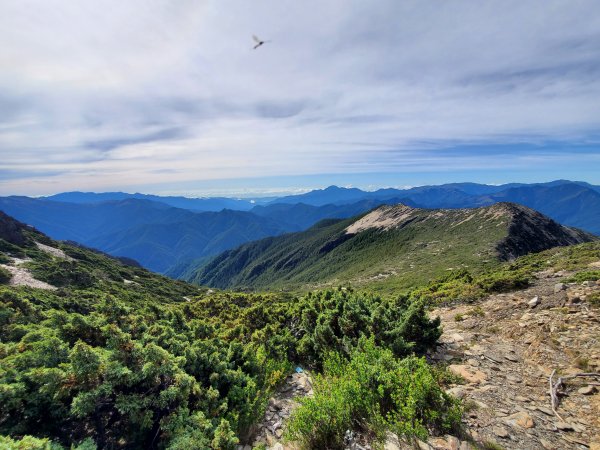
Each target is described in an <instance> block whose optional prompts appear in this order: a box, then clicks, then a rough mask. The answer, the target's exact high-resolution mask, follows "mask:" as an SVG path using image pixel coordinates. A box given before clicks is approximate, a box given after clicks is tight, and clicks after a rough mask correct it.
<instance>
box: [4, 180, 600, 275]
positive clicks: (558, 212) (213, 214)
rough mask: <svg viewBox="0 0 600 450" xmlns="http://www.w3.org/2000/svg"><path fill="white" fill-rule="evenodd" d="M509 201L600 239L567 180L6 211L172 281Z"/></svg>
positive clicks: (131, 200) (126, 199)
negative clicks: (311, 234)
mask: <svg viewBox="0 0 600 450" xmlns="http://www.w3.org/2000/svg"><path fill="white" fill-rule="evenodd" d="M503 201H510V202H516V203H520V204H522V205H525V206H528V207H531V208H533V209H536V210H538V211H540V212H542V213H544V214H546V215H548V216H549V217H551V218H553V219H554V220H556V221H558V222H560V223H561V224H564V225H569V226H575V227H579V228H582V229H584V230H586V231H589V232H592V233H595V234H599V235H600V187H598V186H593V185H590V184H587V183H583V182H572V181H565V180H558V181H553V182H550V183H542V184H515V183H513V184H506V185H502V186H490V185H483V184H476V183H453V184H445V185H440V186H423V187H416V188H410V189H391V188H390V189H380V190H377V191H373V192H367V191H362V190H360V189H356V188H340V187H336V186H330V187H328V188H326V189H321V190H314V191H311V192H308V193H306V194H301V195H294V196H287V197H281V198H277V199H273V198H262V199H255V200H247V199H230V198H186V197H161V196H156V195H146V194H127V193H123V192H108V193H86V192H67V193H63V194H57V195H53V196H50V197H42V198H36V199H33V198H28V197H14V196H13V197H3V198H0V210H2V211H5V212H6V213H7V214H10V215H12V216H14V217H16V218H17V219H18V220H21V221H23V222H26V223H29V224H31V225H33V226H35V227H36V228H38V229H39V230H41V231H42V232H44V233H46V234H48V235H49V236H51V237H52V238H54V239H62V240H70V241H75V242H78V243H81V244H83V245H87V246H91V247H94V248H97V249H99V250H102V251H105V252H107V253H109V254H111V255H115V256H122V257H129V258H133V259H135V260H137V261H138V262H139V263H140V264H142V265H143V266H144V267H146V268H149V269H151V270H154V271H157V272H160V273H166V274H169V275H171V276H174V277H178V276H181V275H182V274H183V272H185V271H189V268H190V267H191V266H198V265H199V264H201V263H203V262H205V261H206V259H207V258H210V257H212V256H215V255H217V254H219V253H220V252H222V251H224V250H228V249H233V248H235V247H237V246H238V245H241V244H243V243H246V242H249V241H252V240H256V239H261V238H264V237H268V236H277V235H280V234H283V233H288V232H297V231H302V230H306V229H307V228H309V227H311V226H312V225H314V224H315V223H317V222H319V221H321V220H323V219H344V218H349V217H353V216H356V215H359V214H363V213H365V212H367V211H370V210H372V209H374V208H376V207H378V206H380V205H392V204H398V203H402V204H404V205H407V206H412V207H422V208H472V207H480V206H486V205H492V204H494V203H497V202H503Z"/></svg>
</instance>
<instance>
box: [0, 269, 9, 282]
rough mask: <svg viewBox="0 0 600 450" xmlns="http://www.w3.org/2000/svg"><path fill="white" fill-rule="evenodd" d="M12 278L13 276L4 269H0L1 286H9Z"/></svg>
mask: <svg viewBox="0 0 600 450" xmlns="http://www.w3.org/2000/svg"><path fill="white" fill-rule="evenodd" d="M11 278H12V274H11V273H10V272H9V271H8V270H6V269H5V268H4V267H0V284H7V283H8V282H9V281H10V280H11Z"/></svg>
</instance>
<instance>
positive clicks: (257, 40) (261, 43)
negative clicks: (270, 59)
mask: <svg viewBox="0 0 600 450" xmlns="http://www.w3.org/2000/svg"><path fill="white" fill-rule="evenodd" d="M252 39H254V42H256V45H255V46H254V50H256V49H257V48H258V47H260V46H261V45H263V44H264V43H265V42H271V41H263V40H261V39H259V38H258V37H257V36H256V35H252Z"/></svg>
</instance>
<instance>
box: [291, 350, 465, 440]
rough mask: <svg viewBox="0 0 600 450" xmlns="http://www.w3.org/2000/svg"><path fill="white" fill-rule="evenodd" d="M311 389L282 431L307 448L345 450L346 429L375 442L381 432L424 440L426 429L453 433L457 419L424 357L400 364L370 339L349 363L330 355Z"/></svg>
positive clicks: (451, 402) (453, 406)
mask: <svg viewBox="0 0 600 450" xmlns="http://www.w3.org/2000/svg"><path fill="white" fill-rule="evenodd" d="M313 387H314V392H315V395H314V396H313V397H307V398H304V399H302V400H301V403H302V404H301V406H300V407H299V408H298V409H297V410H296V411H294V413H293V414H292V417H291V418H290V422H289V424H288V428H287V431H286V433H287V437H288V438H289V439H293V440H297V441H299V442H300V443H301V444H302V445H305V446H306V447H308V448H328V449H341V448H344V434H345V432H346V430H356V429H360V431H363V432H367V433H370V434H372V435H374V436H375V437H376V438H379V439H382V438H383V437H384V436H385V431H386V430H391V431H393V432H396V433H399V434H402V435H408V436H418V437H420V438H423V439H424V438H426V437H427V435H428V430H433V431H434V432H450V431H452V430H455V429H456V427H458V426H459V423H460V418H461V415H462V412H461V407H460V404H459V403H458V402H457V401H456V400H454V399H453V398H451V397H450V396H448V395H447V394H446V393H445V392H444V391H443V389H442V388H441V387H440V385H439V384H438V381H437V375H436V373H435V372H434V371H433V370H432V369H431V367H430V366H429V365H428V364H427V363H426V362H425V360H424V358H417V357H413V356H411V357H407V358H405V359H402V360H399V359H397V358H395V357H394V354H393V353H392V352H391V351H390V350H388V349H383V348H381V347H379V346H377V345H376V344H375V343H374V340H373V339H361V340H360V343H359V345H358V347H357V348H356V349H355V350H354V351H353V352H352V353H351V356H350V359H346V358H345V357H344V356H342V355H340V354H339V353H334V354H330V355H329V356H328V357H327V358H326V360H325V362H324V371H323V375H317V376H316V377H315V380H314V383H313Z"/></svg>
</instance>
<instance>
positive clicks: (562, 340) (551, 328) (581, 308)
mask: <svg viewBox="0 0 600 450" xmlns="http://www.w3.org/2000/svg"><path fill="white" fill-rule="evenodd" d="M565 275H568V274H565V273H559V274H552V273H540V274H538V278H537V280H536V282H535V284H534V285H533V286H532V287H530V288H529V289H526V290H523V291H519V292H516V293H513V294H500V295H493V296H490V297H488V298H487V299H485V300H484V301H482V302H479V303H477V304H472V305H459V306H452V307H444V308H440V309H437V310H435V311H433V312H432V316H434V317H435V316H437V315H439V316H440V317H441V318H442V323H443V327H444V334H443V335H442V338H441V343H442V344H441V345H440V346H439V348H438V350H437V352H436V353H434V354H432V355H430V356H431V358H432V359H433V360H434V361H438V362H445V363H447V364H449V366H448V367H449V369H450V370H451V371H452V372H454V373H456V374H458V375H460V376H462V377H463V378H464V380H465V384H462V385H456V386H454V387H452V388H451V389H450V392H451V393H453V394H454V395H456V396H458V397H462V398H463V399H464V401H465V403H466V405H467V408H468V412H467V414H466V417H465V419H464V422H465V425H466V427H467V428H468V430H469V432H470V434H471V436H472V438H473V440H474V441H475V442H478V443H479V444H480V445H482V446H484V445H488V447H489V448H504V449H519V450H527V449H587V448H591V449H595V450H599V449H600V395H599V394H598V388H597V386H595V385H594V384H593V382H594V381H597V380H593V379H590V378H580V379H576V380H569V381H568V382H567V389H566V392H565V395H564V396H562V397H561V400H560V405H559V407H558V408H557V412H558V414H559V415H560V417H561V418H562V420H561V419H560V418H559V417H557V416H556V415H555V414H554V412H553V411H552V409H551V402H550V396H549V383H548V380H549V376H550V375H551V373H552V371H553V370H556V371H557V373H559V374H562V375H569V374H575V373H581V372H598V371H599V370H600V318H599V315H598V309H593V308H591V307H590V305H589V304H588V303H587V301H586V298H587V297H588V296H590V294H592V293H594V292H598V291H600V284H599V283H597V282H584V283H583V284H569V285H566V284H564V283H560V282H559V281H558V280H559V278H558V277H561V278H562V277H563V276H565ZM554 380H556V378H554ZM441 441H444V440H443V439H442V440H441ZM429 444H430V445H431V444H433V445H431V446H430V447H429V448H435V449H442V448H443V449H450V448H454V447H453V446H452V445H451V443H450V442H448V440H446V441H445V442H440V440H438V442H437V443H435V442H430V443H429ZM493 445H496V447H493ZM484 448H486V447H484Z"/></svg>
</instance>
